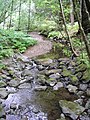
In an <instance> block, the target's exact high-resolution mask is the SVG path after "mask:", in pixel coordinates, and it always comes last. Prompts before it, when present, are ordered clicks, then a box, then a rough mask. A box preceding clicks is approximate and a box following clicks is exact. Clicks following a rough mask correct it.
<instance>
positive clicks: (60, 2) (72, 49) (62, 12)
mask: <svg viewBox="0 0 90 120" xmlns="http://www.w3.org/2000/svg"><path fill="white" fill-rule="evenodd" d="M58 1H59V6H60V10H61V15H62V20H63V24H64V26H65V32H66V35H67V37H68V40H69V43H70V47H71V51H72V53H73V54H74V56H76V57H77V56H78V54H77V53H76V52H75V51H74V48H73V45H72V42H71V38H70V35H69V32H68V30H67V26H66V20H65V16H64V11H63V6H62V0H58Z"/></svg>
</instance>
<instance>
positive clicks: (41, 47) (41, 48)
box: [24, 32, 52, 58]
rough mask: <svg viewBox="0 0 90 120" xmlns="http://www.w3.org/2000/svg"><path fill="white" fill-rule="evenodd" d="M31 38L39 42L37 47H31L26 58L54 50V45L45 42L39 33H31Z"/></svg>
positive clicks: (26, 53)
mask: <svg viewBox="0 0 90 120" xmlns="http://www.w3.org/2000/svg"><path fill="white" fill-rule="evenodd" d="M30 36H31V37H33V38H34V39H36V40H37V41H38V43H37V45H35V46H33V47H29V48H28V49H27V50H26V52H25V53H24V55H25V56H27V57H29V58H32V57H36V56H39V55H42V54H45V53H47V52H49V51H50V50H51V49H52V43H51V42H50V41H48V40H45V39H44V37H43V36H41V35H39V34H38V33H37V32H32V33H30Z"/></svg>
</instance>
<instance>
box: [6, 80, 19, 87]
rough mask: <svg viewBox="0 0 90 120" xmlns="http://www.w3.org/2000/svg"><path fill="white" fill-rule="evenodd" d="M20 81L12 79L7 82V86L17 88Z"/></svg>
mask: <svg viewBox="0 0 90 120" xmlns="http://www.w3.org/2000/svg"><path fill="white" fill-rule="evenodd" d="M19 83H20V81H19V80H16V79H12V80H10V81H9V82H8V85H9V86H11V87H17V86H18V85H19Z"/></svg>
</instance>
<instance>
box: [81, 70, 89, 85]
mask: <svg viewBox="0 0 90 120" xmlns="http://www.w3.org/2000/svg"><path fill="white" fill-rule="evenodd" d="M81 80H82V82H83V83H88V82H90V71H88V70H86V71H85V72H84V73H83V77H82V79H81Z"/></svg>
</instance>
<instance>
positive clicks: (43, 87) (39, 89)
mask: <svg viewBox="0 0 90 120" xmlns="http://www.w3.org/2000/svg"><path fill="white" fill-rule="evenodd" d="M46 89H47V86H41V85H37V86H35V88H34V90H36V91H42V90H46Z"/></svg>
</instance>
